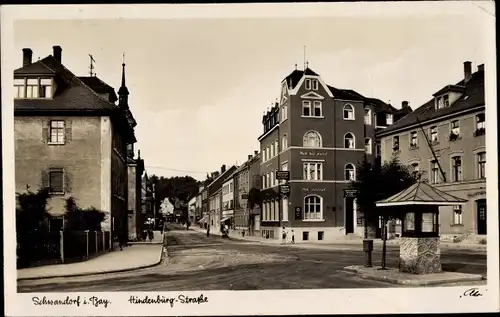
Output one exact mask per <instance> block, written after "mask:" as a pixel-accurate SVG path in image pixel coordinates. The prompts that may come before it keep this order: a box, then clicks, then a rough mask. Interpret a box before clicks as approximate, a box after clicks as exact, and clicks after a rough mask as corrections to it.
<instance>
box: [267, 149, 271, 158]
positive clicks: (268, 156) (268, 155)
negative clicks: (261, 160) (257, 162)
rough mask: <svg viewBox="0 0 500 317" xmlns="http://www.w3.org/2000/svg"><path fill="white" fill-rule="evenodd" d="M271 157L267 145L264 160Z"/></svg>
mask: <svg viewBox="0 0 500 317" xmlns="http://www.w3.org/2000/svg"><path fill="white" fill-rule="evenodd" d="M270 158H271V155H270V149H269V146H268V147H266V160H269V159H270Z"/></svg>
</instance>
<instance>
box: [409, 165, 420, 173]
mask: <svg viewBox="0 0 500 317" xmlns="http://www.w3.org/2000/svg"><path fill="white" fill-rule="evenodd" d="M419 171H420V166H419V165H418V163H412V164H411V172H412V173H414V174H416V173H418V172H419Z"/></svg>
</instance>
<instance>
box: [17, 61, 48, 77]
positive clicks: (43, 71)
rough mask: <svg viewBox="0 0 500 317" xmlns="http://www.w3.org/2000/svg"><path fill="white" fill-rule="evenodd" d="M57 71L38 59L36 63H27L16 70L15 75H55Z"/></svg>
mask: <svg viewBox="0 0 500 317" xmlns="http://www.w3.org/2000/svg"><path fill="white" fill-rule="evenodd" d="M55 74H56V72H55V71H54V70H53V69H50V68H48V67H47V66H46V65H45V64H44V63H41V62H40V61H37V62H35V63H32V64H29V65H26V66H24V67H21V68H18V69H16V70H14V76H16V75H49V76H53V75H55Z"/></svg>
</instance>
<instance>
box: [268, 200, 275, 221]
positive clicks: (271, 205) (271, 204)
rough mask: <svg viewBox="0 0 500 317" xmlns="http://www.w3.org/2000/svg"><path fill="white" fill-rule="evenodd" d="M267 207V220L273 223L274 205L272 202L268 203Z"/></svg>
mask: <svg viewBox="0 0 500 317" xmlns="http://www.w3.org/2000/svg"><path fill="white" fill-rule="evenodd" d="M269 205H270V208H269V220H271V221H273V220H275V219H274V214H275V212H276V204H275V202H274V201H271V202H270V203H269Z"/></svg>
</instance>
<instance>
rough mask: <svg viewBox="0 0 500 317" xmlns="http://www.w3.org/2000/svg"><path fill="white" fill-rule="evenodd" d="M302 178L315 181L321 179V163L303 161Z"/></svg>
mask: <svg viewBox="0 0 500 317" xmlns="http://www.w3.org/2000/svg"><path fill="white" fill-rule="evenodd" d="M302 176H303V179H304V180H309V181H317V180H322V179H323V163H318V162H304V163H303V174H302Z"/></svg>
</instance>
